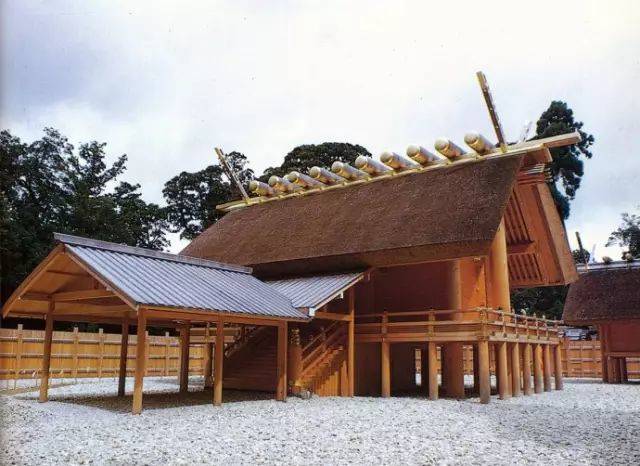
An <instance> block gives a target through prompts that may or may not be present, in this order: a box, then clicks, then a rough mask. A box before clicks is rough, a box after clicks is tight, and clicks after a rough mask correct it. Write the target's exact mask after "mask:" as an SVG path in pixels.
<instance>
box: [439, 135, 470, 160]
mask: <svg viewBox="0 0 640 466" xmlns="http://www.w3.org/2000/svg"><path fill="white" fill-rule="evenodd" d="M434 146H435V149H436V150H437V151H438V152H440V153H441V154H442V155H444V156H445V157H447V158H448V159H450V160H453V159H457V158H458V157H462V156H463V155H465V154H466V152H465V150H464V149H462V148H461V147H460V146H458V145H457V144H456V143H454V142H453V141H450V140H449V139H447V138H438V139H436V143H435V145H434Z"/></svg>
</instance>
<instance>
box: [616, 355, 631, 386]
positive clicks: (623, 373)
mask: <svg viewBox="0 0 640 466" xmlns="http://www.w3.org/2000/svg"><path fill="white" fill-rule="evenodd" d="M618 363H619V364H620V382H622V383H627V382H628V381H629V373H628V372H627V358H626V357H622V358H619V359H618Z"/></svg>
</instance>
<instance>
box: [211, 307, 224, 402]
mask: <svg viewBox="0 0 640 466" xmlns="http://www.w3.org/2000/svg"><path fill="white" fill-rule="evenodd" d="M223 361H224V321H223V320H222V319H220V320H218V322H217V323H216V346H215V355H214V357H213V364H214V367H213V405H214V406H220V405H221V404H222V377H223V375H222V370H223V368H222V365H223Z"/></svg>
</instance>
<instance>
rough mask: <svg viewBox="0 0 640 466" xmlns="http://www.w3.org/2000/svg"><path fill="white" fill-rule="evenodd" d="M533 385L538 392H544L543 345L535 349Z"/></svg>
mask: <svg viewBox="0 0 640 466" xmlns="http://www.w3.org/2000/svg"><path fill="white" fill-rule="evenodd" d="M533 387H534V391H535V392H536V393H542V345H540V344H537V343H536V345H535V346H534V349H533Z"/></svg>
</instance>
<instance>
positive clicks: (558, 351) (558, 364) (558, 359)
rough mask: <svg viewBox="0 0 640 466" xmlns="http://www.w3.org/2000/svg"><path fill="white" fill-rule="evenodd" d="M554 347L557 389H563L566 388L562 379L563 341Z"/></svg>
mask: <svg viewBox="0 0 640 466" xmlns="http://www.w3.org/2000/svg"><path fill="white" fill-rule="evenodd" d="M553 349H554V351H553V356H554V358H555V364H554V366H555V371H554V375H555V378H556V390H562V389H563V388H564V383H563V381H562V343H559V344H557V345H556V346H554V347H553Z"/></svg>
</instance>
